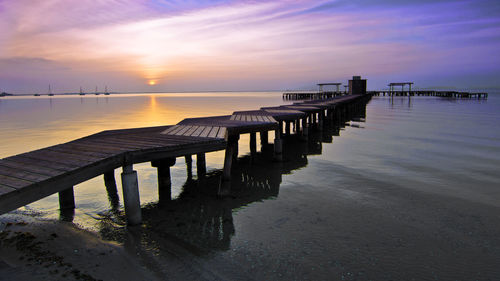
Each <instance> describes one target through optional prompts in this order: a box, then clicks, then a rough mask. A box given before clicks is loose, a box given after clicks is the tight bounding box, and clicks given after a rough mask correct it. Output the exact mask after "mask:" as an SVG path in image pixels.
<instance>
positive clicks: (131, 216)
mask: <svg viewBox="0 0 500 281" xmlns="http://www.w3.org/2000/svg"><path fill="white" fill-rule="evenodd" d="M122 189H123V201H124V204H125V215H126V217H127V223H128V224H129V225H136V224H140V223H141V222H142V214H141V201H140V198H139V184H138V181H137V172H136V171H134V170H133V169H132V165H126V166H123V172H122Z"/></svg>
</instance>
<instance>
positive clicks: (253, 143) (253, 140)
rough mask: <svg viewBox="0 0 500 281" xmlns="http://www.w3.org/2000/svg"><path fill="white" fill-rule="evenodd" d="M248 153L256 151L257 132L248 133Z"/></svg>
mask: <svg viewBox="0 0 500 281" xmlns="http://www.w3.org/2000/svg"><path fill="white" fill-rule="evenodd" d="M250 153H251V154H255V153H257V133H250Z"/></svg>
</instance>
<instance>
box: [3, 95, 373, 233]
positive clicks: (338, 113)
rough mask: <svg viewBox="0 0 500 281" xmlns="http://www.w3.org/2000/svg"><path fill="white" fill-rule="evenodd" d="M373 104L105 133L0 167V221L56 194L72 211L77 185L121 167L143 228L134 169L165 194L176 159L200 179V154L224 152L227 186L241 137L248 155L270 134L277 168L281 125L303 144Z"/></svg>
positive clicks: (239, 114) (326, 102) (131, 211)
mask: <svg viewBox="0 0 500 281" xmlns="http://www.w3.org/2000/svg"><path fill="white" fill-rule="evenodd" d="M370 97H371V96H370V95H365V96H359V95H357V96H341V97H334V98H328V99H322V100H313V101H308V102H302V103H298V104H293V105H283V106H278V107H263V108H261V109H258V110H249V111H236V112H233V113H232V114H231V115H224V116H212V117H202V118H188V119H184V120H182V121H181V122H179V123H178V124H176V125H173V126H159V127H148V128H135V129H124V130H111V131H103V132H100V133H97V134H94V135H90V136H87V137H84V138H80V139H77V140H74V141H70V142H67V143H63V144H59V145H54V146H51V147H47V148H43V149H39V150H35V151H31V152H27V153H23V154H19V155H15V156H11V157H7V158H4V159H0V214H3V213H6V212H9V211H11V210H14V209H16V208H19V207H21V206H24V205H26V204H29V203H31V202H34V201H37V200H39V199H41V198H44V197H46V196H49V195H51V194H54V193H58V192H59V200H60V205H61V208H64V207H65V206H69V207H72V208H74V198H73V196H74V195H73V186H74V185H76V184H79V183H81V182H84V181H86V180H89V179H91V178H94V177H96V176H99V175H102V174H105V175H108V177H109V176H110V177H112V180H113V181H114V172H113V171H114V169H117V168H120V167H122V168H123V173H122V187H123V193H124V201H125V202H124V203H125V204H124V205H125V212H126V215H127V220H128V221H129V223H130V224H137V223H140V222H141V213H140V212H141V211H140V210H141V209H140V203H139V202H140V201H139V192H138V186H137V173H136V172H135V171H133V169H132V165H133V164H136V163H143V162H151V163H152V165H153V166H154V167H157V168H158V180H159V189H160V190H161V189H165V188H166V189H170V183H169V182H170V172H169V169H170V166H172V165H174V164H175V158H176V157H182V156H185V157H186V163H187V165H190V162H191V155H193V154H196V156H197V165H198V167H197V169H198V172H199V173H198V174H200V173H201V172H203V170H206V167H205V165H206V164H205V153H207V152H212V151H217V150H225V153H226V154H225V159H224V169H223V177H222V179H223V180H225V181H227V180H228V179H229V177H230V174H231V163H232V159H233V158H236V157H237V153H238V140H239V135H240V134H247V133H249V134H250V150H251V151H252V153H253V152H254V151H256V149H255V146H256V141H255V138H256V133H257V132H259V133H260V134H261V142H262V144H267V139H268V135H267V134H268V131H275V132H276V134H275V139H274V144H273V147H274V155H275V160H277V161H281V160H282V140H281V137H282V136H283V127H284V125H286V132H287V134H290V133H291V130H290V124H291V123H293V124H294V129H295V132H296V133H301V134H302V135H303V136H306V137H307V131H308V127H309V126H310V125H314V126H315V127H317V128H318V129H321V128H322V126H323V122H324V121H325V120H327V121H328V120H333V118H338V119H341V118H342V116H343V115H342V114H346V112H347V111H348V110H349V109H352V110H354V109H356V107H359V104H363V103H366V101H367V100H368V99H369V98H370ZM332 113H335V114H332ZM316 121H318V122H316ZM301 122H302V124H300V123H301ZM306 139H307V138H306ZM105 178H106V176H105ZM115 188H116V187H115ZM168 192H170V191H168ZM160 196H161V192H160Z"/></svg>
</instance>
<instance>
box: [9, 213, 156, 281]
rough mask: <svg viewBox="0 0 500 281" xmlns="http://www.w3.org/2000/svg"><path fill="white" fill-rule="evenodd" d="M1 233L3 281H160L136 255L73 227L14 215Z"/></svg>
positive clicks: (70, 224) (64, 223)
mask: <svg viewBox="0 0 500 281" xmlns="http://www.w3.org/2000/svg"><path fill="white" fill-rule="evenodd" d="M1 228H2V231H1V233H0V236H1V239H0V280H157V279H156V277H155V276H154V275H153V274H152V273H151V272H149V270H147V269H146V268H145V267H144V266H143V265H142V264H141V263H140V260H138V259H137V258H136V257H135V256H134V252H131V251H128V250H127V249H125V248H124V247H123V246H121V245H119V244H118V243H114V242H110V241H104V240H102V239H100V238H99V236H98V235H96V234H95V233H91V232H88V231H85V230H83V229H81V228H78V227H77V226H75V225H73V224H72V223H67V222H59V221H52V220H47V221H46V220H36V219H33V217H31V216H27V215H9V216H8V217H7V218H2V220H1Z"/></svg>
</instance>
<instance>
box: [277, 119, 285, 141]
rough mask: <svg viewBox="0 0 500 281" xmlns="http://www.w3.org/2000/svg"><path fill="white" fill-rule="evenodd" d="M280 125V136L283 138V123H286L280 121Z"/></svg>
mask: <svg viewBox="0 0 500 281" xmlns="http://www.w3.org/2000/svg"><path fill="white" fill-rule="evenodd" d="M278 123H279V124H280V129H279V135H280V138H281V137H282V136H283V123H284V121H279V122H278Z"/></svg>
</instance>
